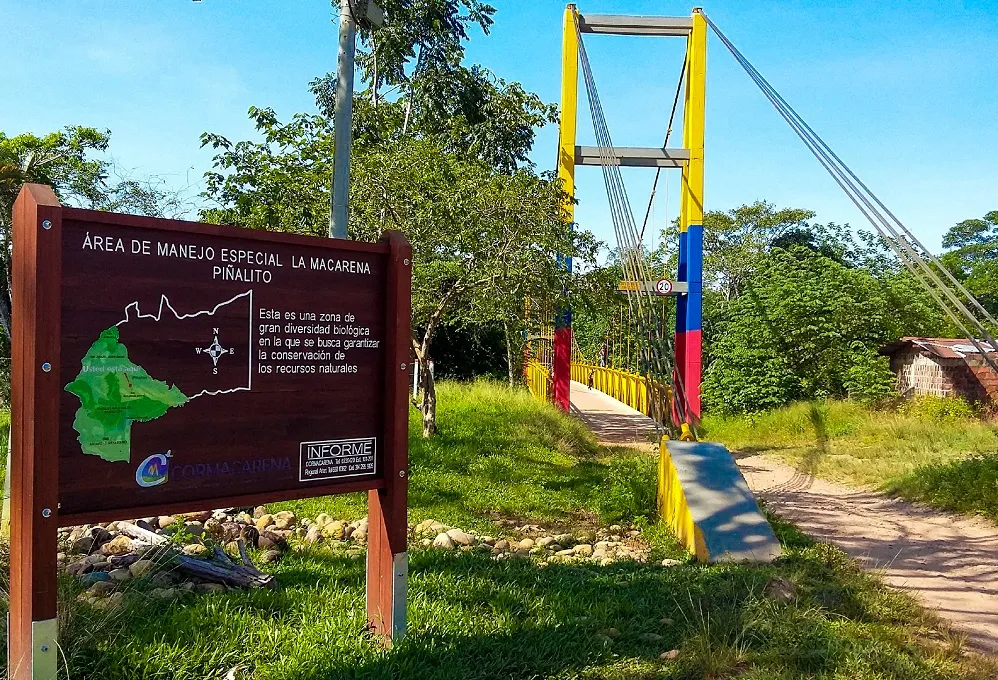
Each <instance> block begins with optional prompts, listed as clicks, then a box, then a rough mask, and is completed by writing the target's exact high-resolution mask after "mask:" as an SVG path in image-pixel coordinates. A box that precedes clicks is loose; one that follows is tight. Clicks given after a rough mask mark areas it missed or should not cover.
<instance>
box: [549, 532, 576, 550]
mask: <svg viewBox="0 0 998 680" xmlns="http://www.w3.org/2000/svg"><path fill="white" fill-rule="evenodd" d="M554 542H555V543H557V544H558V545H560V546H562V547H563V548H570V547H572V546H573V545H574V544H575V537H574V536H572V534H558V535H557V536H555V537H554Z"/></svg>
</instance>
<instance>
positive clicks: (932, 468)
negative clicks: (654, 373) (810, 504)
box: [703, 396, 998, 516]
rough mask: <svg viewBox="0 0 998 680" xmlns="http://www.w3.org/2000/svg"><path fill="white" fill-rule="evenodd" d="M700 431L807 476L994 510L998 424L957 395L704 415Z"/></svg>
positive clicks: (967, 509) (955, 505) (963, 508)
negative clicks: (891, 402) (887, 403)
mask: <svg viewBox="0 0 998 680" xmlns="http://www.w3.org/2000/svg"><path fill="white" fill-rule="evenodd" d="M703 434H704V436H706V437H707V438H709V439H712V440H714V441H719V442H722V443H724V444H726V445H727V446H728V447H729V448H730V449H732V450H733V451H736V452H739V453H743V454H751V453H763V454H767V455H773V456H775V457H777V458H779V459H781V460H783V461H785V462H787V463H789V464H791V465H794V466H795V467H797V468H798V469H800V470H802V471H804V472H807V473H809V474H812V475H815V476H818V477H824V478H827V479H832V480H835V481H841V482H845V483H849V484H855V485H860V486H869V487H874V488H879V489H884V490H889V491H891V492H894V493H898V494H900V495H902V496H904V497H906V498H910V499H913V500H919V501H924V502H928V503H931V504H933V505H935V506H937V507H941V508H945V509H953V510H961V511H964V512H981V513H983V514H987V515H989V516H993V513H994V510H993V506H994V505H995V504H998V490H996V488H995V486H994V483H993V482H994V478H993V477H992V476H990V475H992V471H991V466H992V464H993V460H994V456H995V455H996V454H998V422H996V421H995V420H993V419H989V418H987V417H984V416H983V415H982V414H981V413H980V412H979V411H978V410H977V409H976V408H975V407H974V406H973V405H971V404H969V403H968V402H966V401H965V400H963V399H959V398H952V397H945V398H944V397H931V396H926V397H919V398H916V399H912V400H911V401H905V402H902V403H900V404H897V405H893V406H889V407H883V408H874V407H870V406H865V405H863V404H861V403H859V402H855V401H848V400H845V401H816V402H804V403H797V404H792V405H790V406H787V407H784V408H780V409H775V410H773V411H768V412H765V413H756V414H746V415H740V416H707V417H706V418H704V423H703Z"/></svg>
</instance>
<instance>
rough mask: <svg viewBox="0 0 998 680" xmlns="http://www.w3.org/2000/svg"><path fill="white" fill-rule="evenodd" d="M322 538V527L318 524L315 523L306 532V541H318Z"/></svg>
mask: <svg viewBox="0 0 998 680" xmlns="http://www.w3.org/2000/svg"><path fill="white" fill-rule="evenodd" d="M321 540H322V528H321V527H320V526H319V525H318V524H313V525H312V526H310V527H309V528H308V533H306V534H305V542H306V543H318V542H319V541H321Z"/></svg>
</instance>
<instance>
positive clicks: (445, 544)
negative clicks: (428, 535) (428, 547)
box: [433, 534, 454, 550]
mask: <svg viewBox="0 0 998 680" xmlns="http://www.w3.org/2000/svg"><path fill="white" fill-rule="evenodd" d="M433 547H434V548H441V549H443V550H453V549H454V540H453V539H452V538H451V537H450V536H449V535H447V534H437V537H436V538H435V539H433Z"/></svg>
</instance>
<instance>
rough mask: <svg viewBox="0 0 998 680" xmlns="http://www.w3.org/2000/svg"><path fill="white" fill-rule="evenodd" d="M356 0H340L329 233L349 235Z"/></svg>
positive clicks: (334, 235) (331, 234) (334, 236)
mask: <svg viewBox="0 0 998 680" xmlns="http://www.w3.org/2000/svg"><path fill="white" fill-rule="evenodd" d="M352 2H353V0H340V49H339V54H338V56H337V59H336V99H335V107H336V110H335V117H334V119H333V131H334V134H335V144H336V149H335V151H334V155H333V177H332V191H331V198H330V206H329V237H330V238H347V219H348V216H349V214H350V211H349V207H348V205H349V204H348V202H349V199H350V146H351V145H352V143H353V60H354V53H355V52H356V48H357V24H356V21H355V18H354V8H353V6H352Z"/></svg>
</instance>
